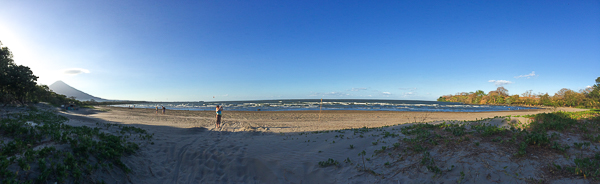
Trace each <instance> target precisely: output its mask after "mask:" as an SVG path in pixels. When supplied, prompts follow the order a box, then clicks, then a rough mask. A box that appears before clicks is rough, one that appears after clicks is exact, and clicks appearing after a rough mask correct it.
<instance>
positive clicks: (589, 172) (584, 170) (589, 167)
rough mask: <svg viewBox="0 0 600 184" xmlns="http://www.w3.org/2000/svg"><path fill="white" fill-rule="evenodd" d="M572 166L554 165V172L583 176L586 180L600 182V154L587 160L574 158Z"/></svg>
mask: <svg viewBox="0 0 600 184" xmlns="http://www.w3.org/2000/svg"><path fill="white" fill-rule="evenodd" d="M573 162H574V164H575V165H574V166H560V165H558V164H554V163H553V166H554V168H553V169H554V170H558V171H566V172H568V173H570V174H574V175H577V176H583V177H584V178H586V179H592V180H595V181H600V153H596V154H595V155H594V156H592V157H588V158H575V159H574V160H573Z"/></svg>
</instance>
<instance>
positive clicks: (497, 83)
mask: <svg viewBox="0 0 600 184" xmlns="http://www.w3.org/2000/svg"><path fill="white" fill-rule="evenodd" d="M488 82H492V83H494V84H495V85H496V86H504V85H507V84H512V83H513V82H510V81H507V80H489V81H488Z"/></svg>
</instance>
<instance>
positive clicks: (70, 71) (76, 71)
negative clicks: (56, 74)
mask: <svg viewBox="0 0 600 184" xmlns="http://www.w3.org/2000/svg"><path fill="white" fill-rule="evenodd" d="M62 73H63V74H67V75H79V74H82V73H90V71H89V70H86V69H83V68H69V69H64V70H63V71H62Z"/></svg>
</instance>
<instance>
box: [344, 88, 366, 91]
mask: <svg viewBox="0 0 600 184" xmlns="http://www.w3.org/2000/svg"><path fill="white" fill-rule="evenodd" d="M362 90H367V88H352V89H349V90H348V91H362Z"/></svg>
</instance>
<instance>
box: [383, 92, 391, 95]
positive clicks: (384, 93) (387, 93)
mask: <svg viewBox="0 0 600 184" xmlns="http://www.w3.org/2000/svg"><path fill="white" fill-rule="evenodd" d="M383 95H392V93H390V92H383Z"/></svg>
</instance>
